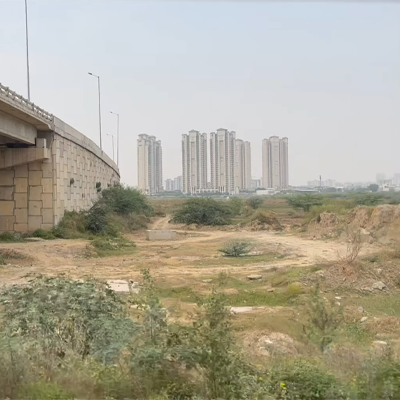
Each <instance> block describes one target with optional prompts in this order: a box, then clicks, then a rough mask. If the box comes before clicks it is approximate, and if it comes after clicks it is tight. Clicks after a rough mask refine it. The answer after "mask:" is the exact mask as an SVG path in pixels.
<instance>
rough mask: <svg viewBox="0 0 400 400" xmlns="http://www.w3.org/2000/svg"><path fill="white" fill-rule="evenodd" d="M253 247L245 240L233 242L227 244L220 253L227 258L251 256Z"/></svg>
mask: <svg viewBox="0 0 400 400" xmlns="http://www.w3.org/2000/svg"><path fill="white" fill-rule="evenodd" d="M252 248H253V245H252V244H251V243H250V242H247V241H243V240H231V241H230V242H228V243H226V244H225V245H224V247H223V248H222V249H220V250H219V251H220V252H221V253H224V255H225V256H226V257H240V256H244V255H246V254H249V253H250V251H251V249H252Z"/></svg>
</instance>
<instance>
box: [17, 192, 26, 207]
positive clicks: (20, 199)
mask: <svg viewBox="0 0 400 400" xmlns="http://www.w3.org/2000/svg"><path fill="white" fill-rule="evenodd" d="M14 200H15V208H28V193H14Z"/></svg>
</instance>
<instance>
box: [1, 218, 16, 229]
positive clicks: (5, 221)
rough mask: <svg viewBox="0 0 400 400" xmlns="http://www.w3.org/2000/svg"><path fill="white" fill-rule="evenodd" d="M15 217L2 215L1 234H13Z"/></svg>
mask: <svg viewBox="0 0 400 400" xmlns="http://www.w3.org/2000/svg"><path fill="white" fill-rule="evenodd" d="M14 224H15V217H14V216H8V215H0V232H5V231H9V232H12V231H13V230H14Z"/></svg>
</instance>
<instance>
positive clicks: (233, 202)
mask: <svg viewBox="0 0 400 400" xmlns="http://www.w3.org/2000/svg"><path fill="white" fill-rule="evenodd" d="M229 205H230V206H231V208H232V211H233V214H234V215H240V214H241V213H242V210H243V200H242V199H241V198H240V197H232V198H231V199H230V201H229Z"/></svg>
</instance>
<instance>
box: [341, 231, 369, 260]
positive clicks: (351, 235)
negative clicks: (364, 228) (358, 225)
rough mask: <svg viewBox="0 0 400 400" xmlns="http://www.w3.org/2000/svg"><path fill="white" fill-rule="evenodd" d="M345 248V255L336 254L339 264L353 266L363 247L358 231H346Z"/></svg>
mask: <svg viewBox="0 0 400 400" xmlns="http://www.w3.org/2000/svg"><path fill="white" fill-rule="evenodd" d="M346 235H347V248H346V253H345V254H343V255H341V254H339V253H338V258H339V263H340V264H343V265H353V264H354V263H355V261H356V260H357V258H358V255H359V254H360V251H361V249H362V247H363V241H362V237H361V231H360V229H349V228H348V229H347V231H346Z"/></svg>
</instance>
